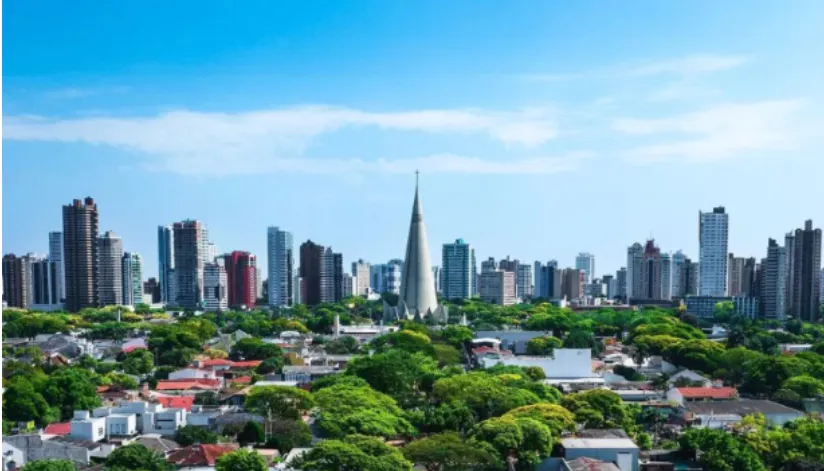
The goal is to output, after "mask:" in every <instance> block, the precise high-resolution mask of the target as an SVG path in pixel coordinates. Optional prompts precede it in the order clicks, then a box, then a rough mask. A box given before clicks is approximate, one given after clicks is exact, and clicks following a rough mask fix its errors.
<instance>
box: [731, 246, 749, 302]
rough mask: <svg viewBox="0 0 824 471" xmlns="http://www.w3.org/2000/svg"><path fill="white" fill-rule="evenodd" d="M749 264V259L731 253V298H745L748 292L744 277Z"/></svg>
mask: <svg viewBox="0 0 824 471" xmlns="http://www.w3.org/2000/svg"><path fill="white" fill-rule="evenodd" d="M746 263H747V259H746V258H744V257H736V256H735V255H734V254H732V253H730V255H729V259H728V260H727V295H728V296H731V297H739V296H743V294H744V293H746V292H748V291H749V289H747V288H746V287H745V286H744V277H745V273H746V270H745V265H746Z"/></svg>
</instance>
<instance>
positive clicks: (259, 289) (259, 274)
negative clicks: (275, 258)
mask: <svg viewBox="0 0 824 471" xmlns="http://www.w3.org/2000/svg"><path fill="white" fill-rule="evenodd" d="M255 282H256V285H255V295H256V296H257V297H258V299H260V298H261V296H264V292H263V271H261V269H260V267H259V266H257V267H255ZM265 295H266V296H268V295H269V294H268V293H265ZM266 299H268V298H266ZM255 301H257V300H255ZM256 304H257V303H256Z"/></svg>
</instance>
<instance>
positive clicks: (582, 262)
mask: <svg viewBox="0 0 824 471" xmlns="http://www.w3.org/2000/svg"><path fill="white" fill-rule="evenodd" d="M575 268H577V269H578V270H582V271H583V272H584V278H585V284H590V283H592V278H593V277H594V276H595V255H592V254H591V253H589V252H581V253H579V254H578V256H577V257H575Z"/></svg>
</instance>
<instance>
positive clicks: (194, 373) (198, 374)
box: [169, 367, 219, 379]
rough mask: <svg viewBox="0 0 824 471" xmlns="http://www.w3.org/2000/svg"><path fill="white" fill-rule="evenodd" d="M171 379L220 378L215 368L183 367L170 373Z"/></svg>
mask: <svg viewBox="0 0 824 471" xmlns="http://www.w3.org/2000/svg"><path fill="white" fill-rule="evenodd" d="M169 379H219V378H218V376H217V373H215V370H213V369H207V368H193V367H188V368H183V369H180V370H177V371H173V372H171V373H169Z"/></svg>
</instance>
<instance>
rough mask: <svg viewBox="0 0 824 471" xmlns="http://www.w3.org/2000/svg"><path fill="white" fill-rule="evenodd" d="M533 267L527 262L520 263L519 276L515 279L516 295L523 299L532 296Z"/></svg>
mask: <svg viewBox="0 0 824 471" xmlns="http://www.w3.org/2000/svg"><path fill="white" fill-rule="evenodd" d="M532 283H533V282H532V267H531V266H530V265H527V264H525V263H522V264H519V265H518V277H517V278H516V280H515V296H516V297H518V298H521V299H531V298H532V290H533V284H532Z"/></svg>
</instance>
